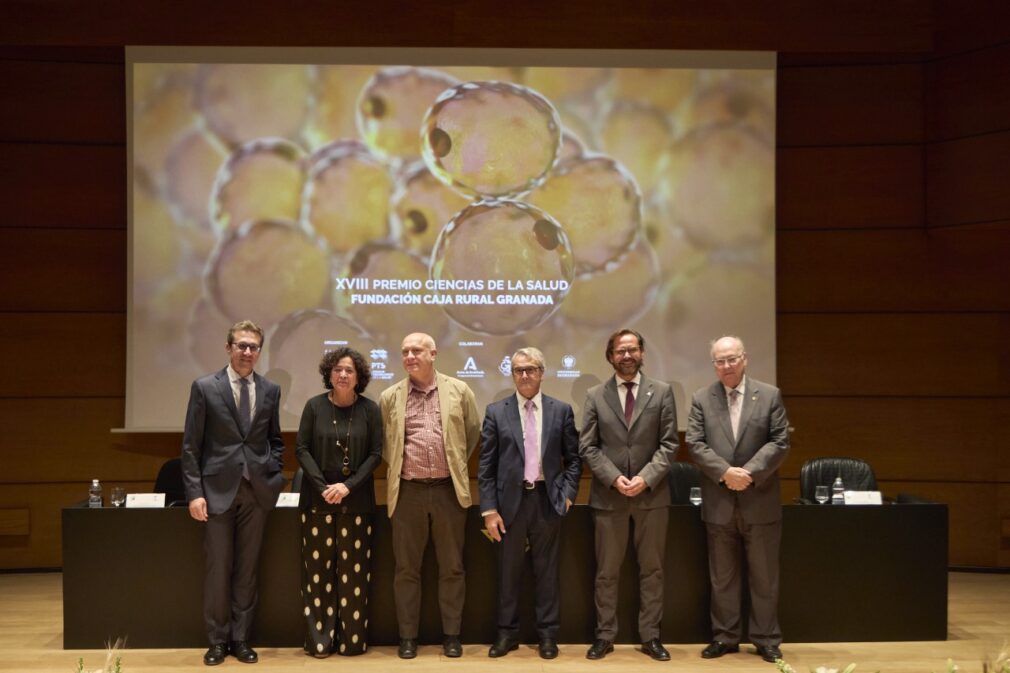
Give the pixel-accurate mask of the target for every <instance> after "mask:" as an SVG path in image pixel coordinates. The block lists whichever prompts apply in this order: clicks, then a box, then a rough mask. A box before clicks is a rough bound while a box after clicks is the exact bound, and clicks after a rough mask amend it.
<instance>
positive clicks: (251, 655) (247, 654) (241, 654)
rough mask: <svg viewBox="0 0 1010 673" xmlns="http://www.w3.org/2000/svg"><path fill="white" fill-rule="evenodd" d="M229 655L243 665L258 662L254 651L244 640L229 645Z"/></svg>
mask: <svg viewBox="0 0 1010 673" xmlns="http://www.w3.org/2000/svg"><path fill="white" fill-rule="evenodd" d="M231 653H232V654H233V655H235V658H236V659H238V660H239V661H241V662H242V663H243V664H255V663H256V662H257V661H259V660H260V658H259V656H258V655H257V654H256V651H255V650H254V649H253V648H251V647H249V643H247V642H246V641H244V640H236V641H235V642H234V643H232V644H231Z"/></svg>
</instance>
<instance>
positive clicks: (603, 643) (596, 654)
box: [586, 638, 614, 659]
mask: <svg viewBox="0 0 1010 673" xmlns="http://www.w3.org/2000/svg"><path fill="white" fill-rule="evenodd" d="M613 651H614V644H613V643H612V642H610V641H609V640H603V639H602V638H597V639H596V641H595V642H594V643H593V644H592V646H591V647H590V648H589V651H588V652H586V659H602V658H603V657H605V656H607V655H608V654H610V653H611V652H613Z"/></svg>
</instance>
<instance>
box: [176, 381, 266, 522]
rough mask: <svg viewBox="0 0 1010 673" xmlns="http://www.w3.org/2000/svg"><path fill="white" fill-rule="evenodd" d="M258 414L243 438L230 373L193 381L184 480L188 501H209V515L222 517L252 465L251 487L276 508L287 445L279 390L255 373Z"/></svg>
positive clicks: (259, 499) (261, 502)
mask: <svg viewBox="0 0 1010 673" xmlns="http://www.w3.org/2000/svg"><path fill="white" fill-rule="evenodd" d="M253 382H254V383H255V385H256V412H255V414H254V415H253V420H252V424H251V425H250V427H249V432H248V433H247V434H246V435H245V436H242V433H241V431H240V430H239V425H238V409H237V408H236V406H235V396H234V394H233V393H232V389H231V383H230V382H229V381H228V370H227V368H225V369H222V370H221V371H219V372H217V373H215V374H208V375H207V376H204V377H202V378H199V379H197V380H196V381H193V386H192V388H191V389H190V393H189V406H188V407H187V409H186V426H185V428H184V430H183V436H182V477H183V483H184V484H185V487H186V499H187V500H189V501H192V500H195V499H196V498H206V499H207V512H208V513H209V514H220V513H221V512H224V511H225V510H227V509H228V508H229V507H231V504H232V502H233V501H234V500H235V494H236V493H237V492H238V487H239V484H240V483H241V479H242V468H243V466H245V465H248V469H249V482H250V484H252V487H253V492H254V493H255V494H256V500H257V502H258V503H259V505H260V506H261V507H263V508H264V509H271V508H273V507H274V505H275V504H276V503H277V495H278V494H279V493H280V492H281V489H282V488H283V487H284V476H283V475H282V474H281V468H282V467H283V465H284V439H283V438H282V437H281V424H280V401H281V389H280V387H279V386H278V385H277V384H275V383H272V382H270V381H268V380H267V379H265V378H263V377H262V376H260V375H259V374H256V373H253Z"/></svg>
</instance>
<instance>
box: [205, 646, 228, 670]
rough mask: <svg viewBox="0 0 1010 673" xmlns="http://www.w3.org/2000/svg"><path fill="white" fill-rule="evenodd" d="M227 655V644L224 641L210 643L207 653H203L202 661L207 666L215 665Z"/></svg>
mask: <svg viewBox="0 0 1010 673" xmlns="http://www.w3.org/2000/svg"><path fill="white" fill-rule="evenodd" d="M227 656H228V646H227V645H225V644H224V643H218V644H217V645H211V646H210V649H209V650H207V653H206V654H205V655H203V663H205V664H207V665H208V666H217V665H218V664H220V663H221V662H222V661H224V658H225V657H227Z"/></svg>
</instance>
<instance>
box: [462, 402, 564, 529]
mask: <svg viewBox="0 0 1010 673" xmlns="http://www.w3.org/2000/svg"><path fill="white" fill-rule="evenodd" d="M541 399H542V400H543V407H544V408H543V411H542V414H541V415H542V421H543V422H542V425H543V427H542V429H541V435H540V464H541V466H542V468H543V472H544V481H545V482H546V485H547V496H548V498H549V499H550V503H551V507H553V508H554V511H555V512H557V513H558V514H560V515H562V516H563V515H564V514H565V512H566V509H565V506H566V503H565V500H566V499H567V500H571V501H572V502H575V495H576V493H577V492H578V490H579V475H580V474H581V472H582V462H581V461H580V460H579V435H578V432H576V430H575V413H574V412H573V411H572V407H571V405H570V404H566V403H564V402H562V401H560V400H556V399H554V398H553V397H548V396H547V395H542V396H541ZM525 465H526V449H525V440H524V439H523V426H522V421H521V420H520V418H519V405H518V401H517V400H516V396H515V395H514V394H513V395H509V396H508V397H506V398H505V399H503V400H499V401H497V402H494V403H493V404H489V405H488V407H487V412H486V413H485V414H484V426H483V428H482V430H481V435H480V467H479V469H478V472H477V483H478V484H479V486H480V509H481V511H482V512H486V511H488V510H491V509H494V510H497V511H498V513H499V514H500V515H501V518H502V520H503V521H504V522H505V525H506V526H509V525H510V524H511V523H512V519H514V518H515V515H516V513H517V512H518V511H519V503H520V501H521V500H522V497H523V469H524V467H525Z"/></svg>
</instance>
